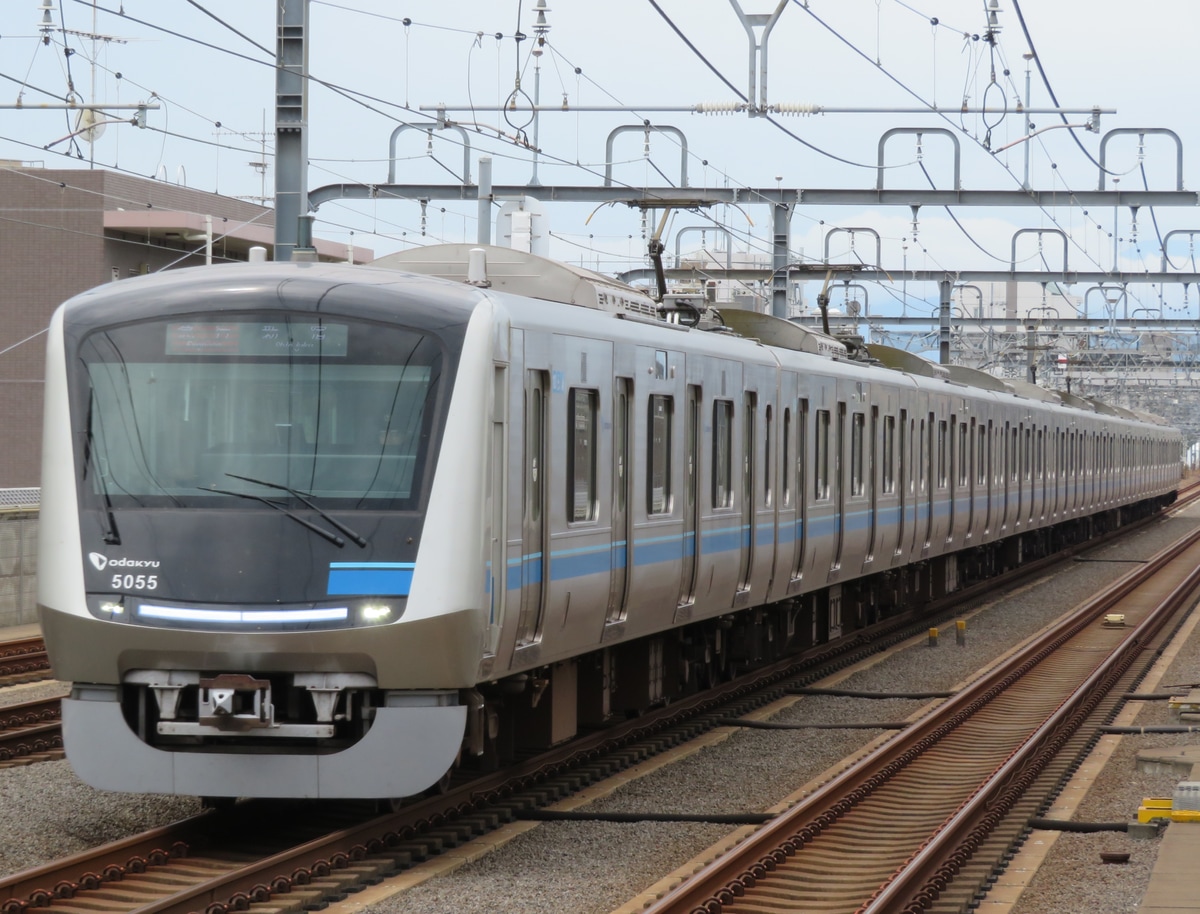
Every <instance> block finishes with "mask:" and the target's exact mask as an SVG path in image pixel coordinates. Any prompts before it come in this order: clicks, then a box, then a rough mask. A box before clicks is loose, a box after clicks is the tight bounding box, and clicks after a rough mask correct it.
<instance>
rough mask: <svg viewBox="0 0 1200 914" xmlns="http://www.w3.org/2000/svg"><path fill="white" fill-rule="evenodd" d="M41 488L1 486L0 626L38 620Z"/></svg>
mask: <svg viewBox="0 0 1200 914" xmlns="http://www.w3.org/2000/svg"><path fill="white" fill-rule="evenodd" d="M41 494H42V490H41V489H0V628H7V627H9V626H12V625H28V624H29V623H32V622H36V621H37V545H38V542H37V541H38V507H39V505H40V504H41Z"/></svg>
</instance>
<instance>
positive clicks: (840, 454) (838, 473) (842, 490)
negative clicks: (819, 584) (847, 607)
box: [832, 400, 846, 571]
mask: <svg viewBox="0 0 1200 914" xmlns="http://www.w3.org/2000/svg"><path fill="white" fill-rule="evenodd" d="M845 447H846V404H845V402H844V401H842V400H839V401H838V405H837V421H836V423H835V425H834V430H833V455H834V465H833V479H832V482H833V505H834V520H835V523H836V524H837V527H836V529H835V531H834V539H833V566H832V568H833V570H834V571H837V570H838V569H839V568H841V567H842V548H843V547H844V546H845V543H846V479H845V467H846V452H845Z"/></svg>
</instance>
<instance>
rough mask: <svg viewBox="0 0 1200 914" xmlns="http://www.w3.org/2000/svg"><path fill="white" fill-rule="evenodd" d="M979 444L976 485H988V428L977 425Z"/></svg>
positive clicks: (976, 462) (976, 455)
mask: <svg viewBox="0 0 1200 914" xmlns="http://www.w3.org/2000/svg"><path fill="white" fill-rule="evenodd" d="M975 431H976V432H977V433H978V439H979V440H978V444H977V445H976V447H975V484H976V485H977V486H985V485H987V426H984V425H977V426H976V427H975Z"/></svg>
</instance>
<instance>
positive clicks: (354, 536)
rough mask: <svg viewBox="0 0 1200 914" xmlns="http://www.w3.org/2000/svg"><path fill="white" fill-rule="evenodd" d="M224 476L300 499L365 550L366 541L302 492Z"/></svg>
mask: <svg viewBox="0 0 1200 914" xmlns="http://www.w3.org/2000/svg"><path fill="white" fill-rule="evenodd" d="M225 475H226V476H228V477H230V478H231V479H240V480H242V481H243V482H252V483H254V484H255V485H259V486H266V487H267V488H268V489H279V490H280V491H281V492H287V493H288V495H291V496H293V497H294V498H298V499H300V501H302V502H304V504H305V505H307V506H308V508H309V509H311V510H313V511H316V512H317V513H318V514H319V515H321V518H322V519H323V520H326V521H328V522H329V523H331V524H333V526H335V527H337V528H338V529H339V530H341V531H342V532H343V533H344V534H346V536H348V537H350V540H351V541H352V542H353V543H354V545H356V546H358V547H359V548H360V549H363V548H366V545H367V541H366V540H365V539H363V538H362V537H361V536H359V535H358V534H357V533H355V532H354V531H353V530H351V529H350V528H349V527H347V526H346V525H345V524H343V523H342V522H341V521H339V520H337V519H336V518H333V517H330V516H329V515H328V514H326V513H325V512H324V511H322V510H321V509H320V508H318V507H317V506H316V505H314V504H313V503H312V502H311V501H309V500H308V497H307V496H306V495H305V494H304V493H303V492H300V491H297V490H296V489H293V488H291V486H282V485H280V484H279V483H277V482H267V481H266V480H264V479H255V478H254V477H253V476H239V475H238V474H237V473H226V474H225Z"/></svg>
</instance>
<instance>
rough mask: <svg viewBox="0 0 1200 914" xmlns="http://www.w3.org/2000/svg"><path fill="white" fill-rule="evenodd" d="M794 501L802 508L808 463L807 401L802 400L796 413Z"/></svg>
mask: <svg viewBox="0 0 1200 914" xmlns="http://www.w3.org/2000/svg"><path fill="white" fill-rule="evenodd" d="M796 434H797V438H796V492H797V493H798V494H797V496H796V500H797V501H798V502H800V503H801V507H803V502H804V492H805V485H806V482H805V476H804V471H805V469H806V464H807V462H808V400H807V399H802V400H801V401H800V407H799V410H798V412H797V413H796Z"/></svg>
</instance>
